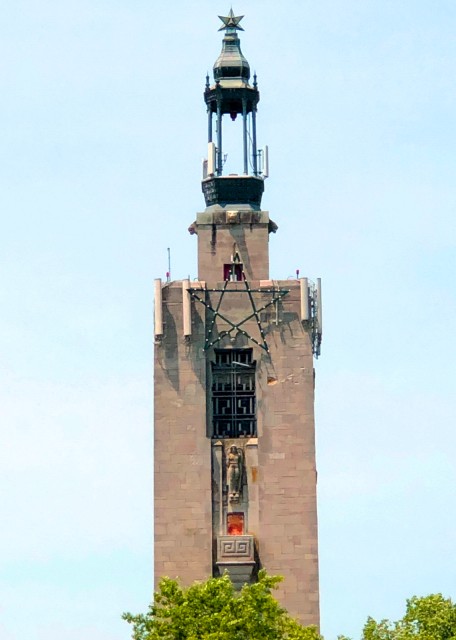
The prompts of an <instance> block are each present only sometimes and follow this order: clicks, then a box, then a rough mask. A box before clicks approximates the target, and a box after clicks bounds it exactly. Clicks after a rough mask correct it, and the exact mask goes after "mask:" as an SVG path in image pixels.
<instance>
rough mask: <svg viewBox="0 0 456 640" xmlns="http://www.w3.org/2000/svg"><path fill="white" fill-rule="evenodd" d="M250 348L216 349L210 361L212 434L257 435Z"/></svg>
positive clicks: (252, 362)
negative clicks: (212, 359)
mask: <svg viewBox="0 0 456 640" xmlns="http://www.w3.org/2000/svg"><path fill="white" fill-rule="evenodd" d="M255 365H256V363H255V362H254V361H253V360H252V349H216V350H215V362H213V363H212V425H213V429H212V437H213V438H248V437H251V436H255V435H256V417H255Z"/></svg>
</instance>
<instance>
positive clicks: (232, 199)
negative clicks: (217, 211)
mask: <svg viewBox="0 0 456 640" xmlns="http://www.w3.org/2000/svg"><path fill="white" fill-rule="evenodd" d="M243 17H244V16H236V15H234V12H233V9H230V12H229V14H228V15H227V16H219V18H220V20H221V21H222V23H223V25H222V26H221V27H220V29H219V31H224V32H225V34H224V37H223V41H222V51H221V52H220V55H219V56H218V58H217V60H216V61H215V63H214V67H213V72H214V83H213V84H212V85H211V84H210V83H209V82H208V81H207V79H206V87H205V91H204V100H205V102H206V107H207V114H208V145H209V149H208V161H207V170H206V173H205V175H204V177H203V183H202V188H203V193H204V197H205V200H206V206H208V207H209V206H212V205H221V206H222V207H224V206H225V205H228V204H247V205H249V206H251V207H253V208H255V209H260V207H261V196H262V194H263V191H264V176H262V174H261V170H260V168H259V162H258V147H257V139H256V137H257V135H256V112H257V105H258V102H259V100H260V93H259V91H258V87H257V82H256V76H255V78H254V83H253V85H251V84H250V65H249V63H248V61H247V59H246V58H245V56H244V55H243V53H242V51H241V43H240V40H239V36H238V33H237V32H238V31H243V28H242V27H241V26H240V24H239V23H240V22H241V20H242V18H243ZM225 115H229V116H230V118H231V120H233V121H234V120H236V119H237V116H238V115H240V116H241V118H242V132H241V136H240V140H239V143H240V145H242V151H243V153H242V158H243V166H242V167H240V168H239V169H240V170H239V173H237V174H230V175H229V176H224V175H223V163H224V155H223V116H225ZM214 116H215V120H216V126H215V136H214V138H213V118H214Z"/></svg>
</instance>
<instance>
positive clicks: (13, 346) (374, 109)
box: [0, 0, 456, 640]
mask: <svg viewBox="0 0 456 640" xmlns="http://www.w3.org/2000/svg"><path fill="white" fill-rule="evenodd" d="M233 8H234V10H235V12H236V13H240V14H245V19H244V21H243V25H244V27H245V33H243V34H241V42H242V49H243V52H244V54H245V55H246V57H247V58H248V60H249V62H250V65H251V67H252V69H256V71H257V73H258V80H259V86H260V90H261V102H260V105H259V114H258V135H259V142H260V144H265V143H266V144H269V148H270V167H271V177H270V179H269V180H268V182H267V184H266V193H265V196H264V199H263V205H264V207H265V208H266V209H268V210H269V211H270V214H271V217H272V219H273V220H274V221H275V222H277V224H278V225H279V231H278V232H277V234H276V235H275V236H273V237H272V238H271V274H272V275H273V276H274V277H276V278H286V277H287V276H289V275H292V274H294V272H295V269H296V268H299V269H300V270H301V275H308V276H309V277H317V276H321V277H322V279H323V286H324V322H325V334H324V341H323V352H322V357H321V359H320V360H319V361H318V362H317V363H316V370H317V381H316V384H317V386H316V389H317V407H316V412H317V445H318V470H319V485H318V486H319V514H320V558H321V609H322V630H323V633H324V634H325V636H326V638H327V640H329V639H333V640H334V638H335V637H336V635H337V634H338V633H345V634H348V635H352V636H353V637H354V638H357V637H358V636H359V633H360V630H361V627H362V624H363V622H364V621H365V619H366V617H367V615H373V616H376V617H392V618H394V617H398V616H400V615H401V612H402V610H403V606H404V602H405V598H407V597H409V596H411V595H413V594H420V595H421V594H426V593H429V592H431V591H442V592H443V593H444V594H446V595H452V596H456V571H455V568H454V557H455V555H456V540H455V538H456V534H455V531H456V526H455V524H456V523H455V516H454V509H455V498H456V495H455V494H456V491H455V486H456V474H455V466H454V459H455V455H456V452H455V449H456V446H455V445H456V435H455V424H456V420H455V417H456V415H455V414H456V400H455V393H454V381H455V364H454V363H455V361H456V340H455V337H454V333H455V316H456V295H455V285H454V280H455V275H456V259H455V244H456V232H455V221H454V218H455V209H456V186H455V169H456V160H455V147H456V90H455V75H456V73H455V72H456V40H455V31H456V4H455V3H454V0H394V1H392V0H383V1H381V2H380V1H379V0H375V1H374V0H371V1H369V0H363V1H361V0H345V1H342V0H338V1H335V0H333V1H331V0H320V1H319V2H309V1H307V0H300V1H292V0H288V1H287V0H284V1H283V2H280V3H276V2H272V1H269V0H262V1H261V2H260V1H259V0H258V1H257V0H244V2H243V3H242V4H234V6H233ZM228 10H229V3H228V4H226V5H225V4H224V3H222V2H214V1H213V0H211V1H209V0H196V1H195V2H192V3H187V2H178V1H176V0H175V1H174V2H172V3H157V2H154V1H153V0H147V1H146V0H144V1H140V0H129V1H128V2H127V1H126V0H110V1H109V2H108V1H107V0H90V2H89V1H88V0H78V2H76V1H74V0H61V1H59V2H57V1H55V0H54V1H52V0H47V1H46V0H35V1H33V0H15V2H8V3H7V2H3V3H2V11H1V14H2V20H1V23H0V69H1V73H0V78H1V79H0V83H1V84H0V89H1V96H2V98H1V100H0V121H1V130H2V144H1V146H0V212H1V220H2V224H1V229H2V232H1V235H0V250H1V254H0V273H1V281H0V296H1V297H0V300H1V314H0V394H1V396H0V398H1V399H0V402H1V407H0V418H1V435H2V446H1V448H0V484H1V487H2V490H1V493H0V514H1V518H2V526H1V527H0V549H1V552H0V559H1V566H0V637H1V638H2V640H22V639H23V638H27V639H28V640H35V639H36V640H81V639H82V638H84V639H85V638H90V640H107V639H109V640H120V639H121V638H128V637H129V636H130V630H129V627H128V626H127V625H126V623H124V622H123V621H122V620H121V619H120V615H121V613H122V611H123V610H127V609H129V610H132V611H141V610H145V608H146V605H147V603H148V601H149V599H150V595H151V590H152V585H151V582H152V348H153V345H152V332H153V329H152V309H153V300H152V293H153V278H155V277H159V276H162V277H163V276H164V274H165V271H166V268H167V257H166V248H167V247H171V251H172V272H173V276H174V277H175V278H181V277H185V276H187V275H190V276H194V275H195V274H196V242H195V239H194V238H192V237H190V236H189V235H188V232H187V227H188V225H189V224H190V223H191V222H192V221H193V220H194V218H195V213H196V211H198V210H202V209H203V207H204V204H203V197H202V194H201V192H200V178H201V158H202V157H203V156H204V155H205V151H206V114H205V106H204V102H203V99H202V91H203V88H204V81H205V74H206V71H207V70H208V69H209V70H210V69H211V67H212V64H213V62H214V61H215V59H216V57H217V56H218V53H219V51H220V46H221V34H219V33H217V29H218V19H217V14H219V13H222V14H225V13H226V12H227V11H228ZM237 124H238V123H237Z"/></svg>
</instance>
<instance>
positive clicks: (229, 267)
mask: <svg viewBox="0 0 456 640" xmlns="http://www.w3.org/2000/svg"><path fill="white" fill-rule="evenodd" d="M223 279H224V280H234V281H235V282H242V280H244V276H243V273H242V264H240V263H238V262H235V263H231V264H224V265H223Z"/></svg>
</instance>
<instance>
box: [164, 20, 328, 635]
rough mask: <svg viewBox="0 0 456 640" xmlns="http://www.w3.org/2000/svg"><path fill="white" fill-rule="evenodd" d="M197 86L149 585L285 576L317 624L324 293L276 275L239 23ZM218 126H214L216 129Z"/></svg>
mask: <svg viewBox="0 0 456 640" xmlns="http://www.w3.org/2000/svg"><path fill="white" fill-rule="evenodd" d="M221 19H222V22H223V26H222V27H221V30H224V31H225V33H224V38H223V45H222V52H221V54H220V56H219V57H218V58H217V60H216V62H215V64H214V82H213V83H212V84H211V83H210V81H209V77H207V78H206V88H205V92H204V100H205V103H206V107H207V115H208V159H207V161H206V162H205V164H204V172H203V181H202V190H203V194H204V198H205V202H206V208H205V210H204V211H203V212H201V213H198V214H197V218H196V220H195V222H193V224H192V225H191V226H190V229H189V231H190V233H191V234H192V235H195V237H196V239H197V243H198V279H197V280H194V281H189V280H182V281H172V282H166V283H162V282H161V280H156V281H155V578H156V580H158V579H159V578H160V577H162V576H164V575H168V576H170V577H179V578H180V580H181V581H182V583H183V584H189V583H191V582H193V581H194V580H205V579H207V578H208V577H209V576H213V575H214V576H217V575H220V574H221V573H223V571H225V570H227V571H228V572H229V574H230V576H231V578H232V580H233V582H234V583H235V584H237V585H239V586H240V585H242V584H243V583H245V582H248V581H254V580H255V577H256V575H257V571H258V568H259V567H265V568H266V569H267V571H268V572H269V573H272V574H281V575H283V576H284V578H285V579H284V582H283V583H282V585H281V588H280V590H279V592H278V594H277V595H278V598H279V600H280V601H281V602H282V604H283V605H284V606H285V607H286V608H287V609H288V610H289V612H290V613H291V614H292V615H294V616H297V617H298V618H299V619H300V620H301V621H302V622H303V623H304V624H317V625H318V624H319V590H318V540H317V507H316V481H317V473H316V466H315V425H314V382H315V375H314V368H313V357H314V356H315V355H317V356H318V354H319V350H320V342H321V295H320V284H319V280H318V281H317V284H316V285H315V284H313V283H312V282H311V281H310V280H308V279H307V278H298V275H299V274H297V277H296V279H286V280H276V279H271V278H270V275H269V237H270V234H271V232H273V233H275V231H276V230H277V225H276V224H275V223H274V222H272V220H271V219H270V218H269V213H268V212H267V211H264V210H263V209H262V208H261V200H262V195H263V191H264V183H265V178H266V177H267V173H268V169H267V164H268V161H267V148H266V149H264V150H262V151H259V150H258V148H257V126H256V125H257V123H256V115H257V105H258V102H259V100H260V94H259V91H258V85H257V78H256V76H255V75H254V76H253V82H252V84H250V68H249V64H248V62H247V60H246V59H245V57H244V56H243V54H242V52H241V48H240V41H239V37H238V31H240V30H242V27H241V26H240V24H239V22H240V20H241V17H236V16H235V15H234V14H233V12H232V11H230V14H229V16H227V17H222V18H221ZM224 117H225V118H227V117H229V118H231V119H232V120H236V119H237V118H238V122H237V123H235V125H234V126H239V124H240V125H241V126H240V127H239V146H240V147H241V148H242V154H241V157H242V158H243V167H242V173H239V174H235V175H234V174H230V175H223V164H224V155H223V138H222V132H223V122H224ZM214 121H215V126H214Z"/></svg>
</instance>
